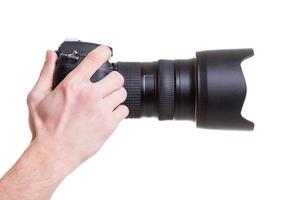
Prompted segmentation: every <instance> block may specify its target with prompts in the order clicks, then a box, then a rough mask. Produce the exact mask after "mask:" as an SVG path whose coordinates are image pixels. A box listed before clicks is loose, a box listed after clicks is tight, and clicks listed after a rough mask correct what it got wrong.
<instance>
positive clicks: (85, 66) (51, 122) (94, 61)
mask: <svg viewBox="0 0 301 200" xmlns="http://www.w3.org/2000/svg"><path fill="white" fill-rule="evenodd" d="M110 56H111V51H110V49H109V48H108V47H106V46H103V45H101V46H99V47H98V48H96V49H95V50H93V51H92V52H90V53H89V54H88V55H87V57H86V58H85V59H84V60H83V61H82V62H81V63H80V64H79V65H78V66H77V67H76V68H75V69H74V70H73V71H72V72H71V73H70V74H68V76H67V77H66V78H65V79H64V80H63V81H62V82H61V83H60V84H59V85H58V86H57V87H56V88H55V89H54V90H53V91H52V90H51V86H52V77H53V72H54V68H55V61H56V54H55V52H53V51H48V52H47V55H46V61H45V64H44V67H43V69H42V72H41V75H40V78H39V80H38V82H37V83H36V85H35V86H34V88H33V89H32V91H31V92H30V93H29V95H28V107H29V121H30V127H31V131H32V133H33V140H34V141H35V142H37V143H42V144H43V146H44V147H49V148H50V149H52V151H53V150H57V151H58V152H59V154H60V156H66V158H65V159H68V160H69V161H70V162H71V164H72V165H74V166H73V167H76V166H77V165H79V164H80V163H82V162H83V161H85V160H86V159H88V158H89V157H91V156H92V155H94V154H95V153H96V152H97V151H98V150H99V148H100V147H101V146H102V144H103V143H104V142H105V141H106V139H107V138H108V137H109V136H110V135H111V133H112V132H113V131H114V129H115V128H116V126H117V125H118V124H119V122H120V121H121V120H122V119H124V118H125V117H126V116H127V115H128V112H129V111H128V109H127V107H126V106H124V105H120V104H121V103H122V102H123V101H124V100H125V99H126V90H125V89H124V88H123V87H122V86H123V83H124V79H123V77H122V75H121V74H119V73H118V72H116V71H113V72H111V73H110V74H109V75H107V76H106V77H105V78H103V79H102V80H100V81H99V82H96V83H92V82H91V81H90V78H91V76H92V75H93V74H94V72H95V71H96V70H97V69H98V68H99V66H101V65H102V64H103V63H105V62H106V61H107V60H108V59H109V58H110ZM62 152H64V154H65V155H61V154H62Z"/></svg>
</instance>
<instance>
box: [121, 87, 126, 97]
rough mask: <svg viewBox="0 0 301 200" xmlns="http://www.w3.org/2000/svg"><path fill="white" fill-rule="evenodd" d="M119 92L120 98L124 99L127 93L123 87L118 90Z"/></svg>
mask: <svg viewBox="0 0 301 200" xmlns="http://www.w3.org/2000/svg"><path fill="white" fill-rule="evenodd" d="M120 92H121V95H122V97H124V98H126V97H127V91H126V89H125V88H124V87H121V88H120Z"/></svg>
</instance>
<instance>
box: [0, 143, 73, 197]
mask: <svg viewBox="0 0 301 200" xmlns="http://www.w3.org/2000/svg"><path fill="white" fill-rule="evenodd" d="M59 153H60V152H59V149H56V148H53V146H51V145H46V144H42V143H40V142H37V141H33V142H32V144H31V145H30V146H29V147H28V149H27V150H26V151H25V152H24V153H23V155H22V156H21V158H20V159H19V160H18V161H17V163H16V164H15V165H14V166H13V167H12V168H11V169H10V170H9V171H8V172H7V173H6V174H5V175H4V176H3V178H2V179H0V199H8V200H10V199H23V200H37V199H38V200H44V199H50V197H51V195H52V194H53V192H54V190H55V189H56V188H57V186H58V185H59V184H60V183H61V182H62V180H63V179H64V178H65V176H67V175H68V174H69V173H70V172H71V171H72V170H73V169H74V164H71V162H70V163H68V159H64V156H63V154H59Z"/></svg>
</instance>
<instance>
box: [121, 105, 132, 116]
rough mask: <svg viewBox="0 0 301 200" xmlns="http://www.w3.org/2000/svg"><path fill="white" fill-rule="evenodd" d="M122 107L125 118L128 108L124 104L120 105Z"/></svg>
mask: <svg viewBox="0 0 301 200" xmlns="http://www.w3.org/2000/svg"><path fill="white" fill-rule="evenodd" d="M122 108H123V111H124V118H126V117H127V116H128V115H129V113H130V110H129V108H128V107H127V106H125V105H122Z"/></svg>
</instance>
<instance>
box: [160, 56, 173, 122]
mask: <svg viewBox="0 0 301 200" xmlns="http://www.w3.org/2000/svg"><path fill="white" fill-rule="evenodd" d="M158 91H159V93H158V101H159V108H158V110H159V120H169V119H173V117H174V107H175V67H174V63H173V62H172V61H170V60H159V61H158Z"/></svg>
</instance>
